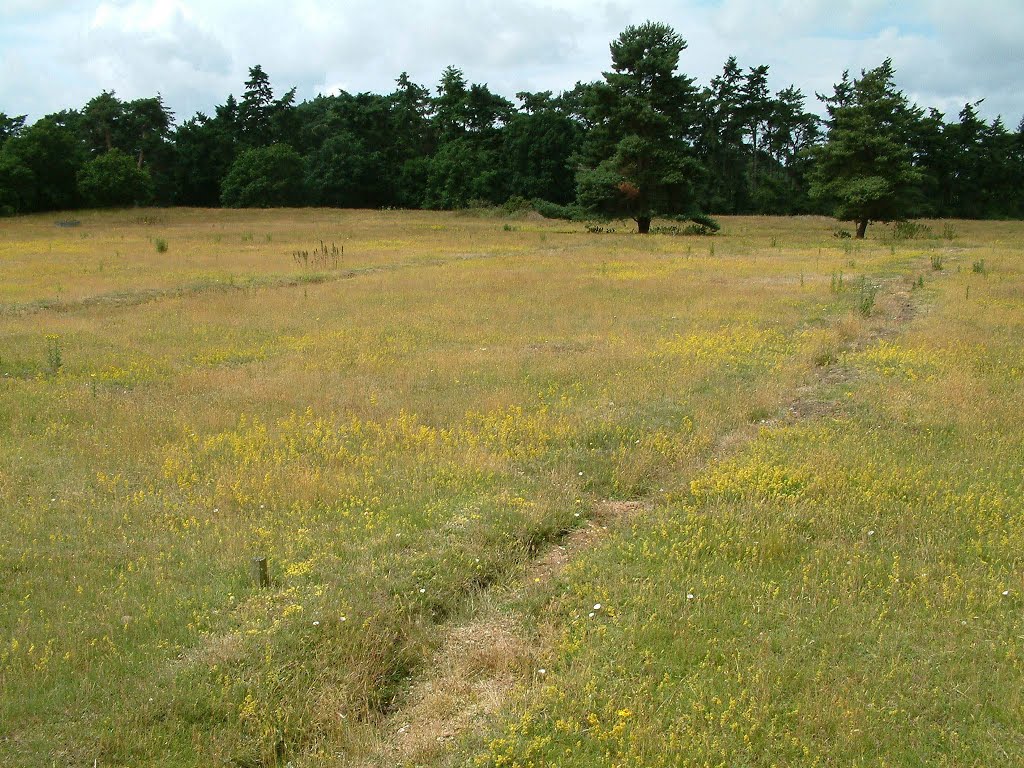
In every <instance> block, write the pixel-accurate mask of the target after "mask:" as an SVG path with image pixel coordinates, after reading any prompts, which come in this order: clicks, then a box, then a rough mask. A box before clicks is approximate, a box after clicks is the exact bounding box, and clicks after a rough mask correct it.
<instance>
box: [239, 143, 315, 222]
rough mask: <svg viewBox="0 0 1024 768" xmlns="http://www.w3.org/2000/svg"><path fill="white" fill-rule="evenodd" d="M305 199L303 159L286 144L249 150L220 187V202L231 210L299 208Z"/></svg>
mask: <svg viewBox="0 0 1024 768" xmlns="http://www.w3.org/2000/svg"><path fill="white" fill-rule="evenodd" d="M303 198H304V182H303V167H302V158H301V157H300V156H299V153H298V152H296V151H295V150H294V149H292V148H291V147H289V146H288V145H287V144H272V145H271V146H269V147H257V148H256V149H249V150H246V151H245V152H243V153H242V154H240V155H239V156H238V159H237V160H235V162H234V163H233V164H232V165H231V170H230V171H228V175H227V176H226V177H225V178H224V181H223V183H222V184H221V194H220V201H221V204H222V205H225V206H227V207H229V208H271V207H278V206H281V207H287V206H297V205H302V202H303Z"/></svg>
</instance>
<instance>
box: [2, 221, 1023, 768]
mask: <svg viewBox="0 0 1024 768" xmlns="http://www.w3.org/2000/svg"><path fill="white" fill-rule="evenodd" d="M514 216H515V218H513V219H509V218H503V217H497V216H491V217H487V216H468V215H456V214H445V213H416V212H358V213H357V212H342V211H335V210H324V209H302V210H290V211H281V210H269V211H260V212H256V211H237V210H224V211H196V210H187V209H173V210H133V211H120V212H106V213H89V212H83V213H82V214H81V215H80V216H79V219H78V220H77V226H75V227H63V226H55V225H54V219H53V217H52V216H31V217H22V218H18V219H15V220H11V221H9V222H8V224H7V225H5V227H4V228H3V230H2V231H0V264H2V268H3V273H4V275H5V279H4V281H3V284H2V285H0V328H2V331H3V332H2V334H0V423H2V425H3V429H2V430H0V508H2V509H3V514H2V515H0V762H2V763H4V764H10V765H19V766H40V767H41V766H51V765H54V764H58V765H97V766H136V765H153V766H179V765H238V766H276V765H282V766H283V765H292V766H297V767H298V766H323V765H338V766H344V765H374V764H379V765H396V764H409V765H439V766H440V765H473V766H495V767H497V766H506V767H507V766H524V767H525V766H528V765H578V766H591V765H620V766H627V765H628V766H652V765H665V766H676V765H692V766H705V765H723V764H724V765H735V764H742V765H750V766H764V767H765V768H767V767H768V766H772V765H883V764H884V765H918V764H929V765H947V766H954V765H957V766H960V765H986V766H990V765H1014V764H1018V763H1020V762H1021V761H1024V730H1022V727H1021V723H1024V700H1022V696H1021V691H1022V690H1024V685H1022V683H1024V667H1022V661H1021V658H1022V653H1024V647H1022V641H1021V638H1022V637H1024V619H1022V615H1024V614H1022V611H1021V600H1022V595H1024V582H1022V577H1021V571H1020V553H1021V551H1024V540H1022V534H1021V532H1020V530H1021V527H1020V525H1019V520H1018V517H1019V507H1020V500H1021V498H1022V495H1024V488H1022V477H1021V471H1020V460H1019V458H1020V456H1021V454H1022V451H1024V432H1022V431H1021V429H1020V425H1019V423H1018V422H1019V419H1018V416H1019V413H1020V412H1021V410H1022V406H1024V403H1022V402H1021V400H1022V395H1021V386H1020V381H1021V376H1022V372H1024V352H1022V345H1021V333H1020V330H1021V323H1022V314H1021V308H1020V302H1019V295H1020V292H1021V290H1022V286H1024V275H1022V271H1021V265H1020V262H1019V258H1018V255H1019V250H1020V247H1021V243H1022V242H1024V225H1021V224H1020V223H1006V222H990V223H985V224H980V223H977V222H968V221H961V222H956V225H955V231H956V237H957V239H956V242H955V244H951V243H950V241H949V240H947V239H945V238H940V237H927V236H924V235H925V234H926V233H927V232H940V231H943V226H944V225H943V223H941V222H922V223H921V224H920V226H921V227H928V229H927V230H925V229H914V231H913V234H914V237H909V236H903V235H901V236H900V237H888V236H885V235H884V233H883V231H882V230H881V229H879V230H877V231H876V233H874V235H872V234H869V236H868V238H867V239H866V240H864V241H857V240H854V239H838V238H836V237H834V236H833V233H834V232H835V231H836V222H835V221H834V220H831V219H825V218H813V217H812V218H797V219H785V220H783V219H766V218H739V217H724V218H722V219H721V221H720V222H719V223H720V224H721V231H720V232H719V233H718V234H717V235H716V236H715V237H712V238H708V237H701V236H692V235H687V234H685V233H681V232H679V231H676V230H675V229H672V230H664V232H665V233H664V234H658V232H659V231H661V230H658V229H657V228H652V234H651V235H650V236H649V237H646V238H638V237H635V236H632V235H631V234H629V233H630V231H631V229H632V223H631V222H628V221H625V222H613V223H612V224H611V225H610V228H611V229H614V230H615V231H614V232H604V233H602V235H601V236H600V237H595V236H593V235H591V234H590V233H588V231H587V227H586V226H585V223H582V222H580V223H576V222H571V223H570V222H564V221H549V220H544V219H541V218H539V217H537V216H536V215H535V214H529V213H517V214H514ZM510 222H512V223H513V224H514V226H510V225H509V224H510ZM655 224H656V225H658V226H665V227H674V225H673V224H672V222H670V221H669V222H664V221H662V222H659V221H657V220H656V221H655ZM602 226H603V227H605V228H606V229H607V228H608V225H602ZM902 232H903V233H909V232H910V230H909V229H908V228H903V230H902ZM161 242H163V243H165V244H166V243H170V246H171V247H169V248H163V249H161V248H159V247H154V245H153V244H154V243H161ZM297 254H299V255H297ZM301 254H309V256H308V258H306V257H303V256H301ZM936 261H939V262H940V263H941V264H942V265H943V268H942V269H941V270H936V269H933V268H932V265H934V264H935V263H936ZM976 264H982V265H983V268H982V269H976V268H974V266H973V265H976ZM560 546H561V547H564V549H559V547H560ZM264 557H265V558H267V563H268V566H269V568H268V577H269V584H268V585H265V586H264V585H261V583H260V579H259V578H258V574H257V573H255V572H254V570H253V567H254V566H253V559H254V558H264Z"/></svg>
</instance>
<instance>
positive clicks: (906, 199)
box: [0, 21, 1024, 235]
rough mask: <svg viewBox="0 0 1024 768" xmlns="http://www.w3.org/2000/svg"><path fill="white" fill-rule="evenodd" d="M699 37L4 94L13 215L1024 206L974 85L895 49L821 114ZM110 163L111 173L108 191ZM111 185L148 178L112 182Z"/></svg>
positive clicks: (600, 213) (790, 89)
mask: <svg viewBox="0 0 1024 768" xmlns="http://www.w3.org/2000/svg"><path fill="white" fill-rule="evenodd" d="M686 48H687V45H686V41H685V40H684V39H683V37H682V36H681V35H680V34H679V33H678V32H677V31H676V30H674V29H673V28H672V27H670V26H668V25H667V24H663V23H658V22H650V21H649V22H645V23H643V24H639V25H636V26H630V27H628V28H626V29H625V30H623V32H622V33H621V34H620V35H618V37H617V38H616V39H615V40H613V41H611V43H610V46H609V54H610V67H609V69H608V71H607V72H604V73H603V75H602V76H601V77H600V78H599V79H597V80H596V81H594V82H578V83H575V84H573V85H572V86H571V87H568V88H566V89H565V90H563V91H562V92H560V93H558V92H553V91H541V92H536V93H534V92H530V91H521V92H519V93H517V94H516V95H515V99H516V100H515V101H514V102H513V101H511V100H509V99H507V98H505V97H504V96H502V95H500V94H498V93H495V92H494V91H492V90H491V88H490V87H489V86H488V85H487V84H486V83H479V82H473V80H472V78H471V77H470V76H468V75H467V73H465V72H464V71H463V70H461V69H460V68H458V67H457V66H454V65H452V66H448V67H446V68H445V69H444V70H443V71H442V72H441V73H440V75H439V77H438V80H437V81H436V84H434V85H433V86H430V87H428V86H427V85H423V84H419V83H416V82H414V81H413V80H412V79H411V78H410V77H409V75H408V74H407V73H405V72H403V73H401V74H400V75H399V76H398V77H397V78H396V81H395V87H394V90H393V91H392V92H391V93H387V94H375V93H347V92H344V91H342V92H339V93H335V94H332V95H321V96H317V97H315V98H313V99H310V100H307V101H303V102H301V103H299V102H297V100H296V91H295V89H294V88H287V89H283V90H282V91H280V92H281V93H282V95H280V96H278V95H276V93H275V88H274V87H273V84H272V80H271V76H270V73H268V72H267V71H266V70H264V69H263V67H262V66H260V65H258V64H257V65H254V66H252V67H251V68H250V69H249V73H248V77H247V79H246V80H245V82H244V83H242V84H241V88H240V95H239V96H237V97H236V96H235V95H234V94H228V95H227V96H226V98H225V99H224V101H223V102H222V103H221V104H218V105H217V106H215V107H214V108H213V109H212V110H211V111H210V113H209V114H204V113H198V114H195V115H193V116H191V117H187V118H185V119H183V120H182V121H180V122H176V121H175V116H174V115H173V113H172V112H171V111H170V110H169V109H168V108H167V106H166V105H165V104H164V102H163V99H162V98H161V96H160V95H159V94H156V95H154V96H152V97H148V98H140V99H134V100H130V101H125V100H122V99H121V98H119V97H118V95H117V94H116V93H115V92H114V91H112V90H105V91H103V92H101V93H100V94H98V95H97V96H95V97H93V98H92V99H89V100H88V101H87V102H86V103H85V104H84V105H82V106H81V107H79V108H77V109H66V110H63V111H61V112H58V113H54V114H51V115H47V116H45V117H43V118H41V119H40V120H37V121H36V122H34V123H29V122H28V121H27V120H26V118H25V117H24V116H18V115H16V114H15V115H14V116H10V115H8V114H6V113H0V212H2V213H4V214H12V213H28V212H33V211H45V210H56V209H66V208H75V207H77V206H80V205H106V204H115V203H113V202H102V201H104V200H114V199H117V200H118V202H117V203H116V204H129V203H128V200H129V198H130V199H131V201H132V202H135V201H139V200H144V199H146V197H147V195H145V194H141V195H140V194H139V191H138V190H140V189H143V187H144V188H145V190H152V198H151V199H152V200H153V201H154V202H156V203H157V204H160V205H197V206H217V205H240V206H241V205H260V206H266V205H323V206H345V207H393V206H396V207H406V208H459V207H463V206H475V205H503V204H505V203H506V202H507V201H509V200H510V199H515V200H520V199H523V200H528V201H533V204H534V206H535V207H536V208H537V210H542V211H544V212H545V214H551V215H576V216H588V217H595V218H614V217H628V218H633V219H635V220H636V222H637V229H638V231H647V230H648V228H649V227H650V225H651V220H652V219H654V218H656V217H673V218H679V217H687V216H690V215H696V214H697V213H698V212H701V211H706V212H710V213H715V214H755V213H768V214H799V213H827V214H834V215H837V216H839V217H841V218H844V219H849V220H853V221H855V222H857V230H858V233H859V234H861V235H863V234H864V232H865V231H866V229H867V222H870V221H887V220H891V219H894V218H895V219H898V218H901V217H907V216H920V215H931V216H961V217H1019V216H1022V215H1024V120H1022V121H1020V122H1015V123H1010V124H1009V126H1014V127H1008V124H1007V123H1004V121H1003V120H1002V119H999V118H997V119H995V120H991V121H986V120H985V119H983V118H982V117H981V115H980V102H971V103H968V104H965V105H964V107H963V109H962V110H960V111H959V114H956V115H953V116H952V117H950V118H947V117H946V115H944V114H943V113H941V112H939V111H938V110H935V109H930V110H925V109H922V108H920V107H918V106H916V105H914V104H911V103H910V101H909V100H908V99H907V97H906V96H905V95H904V94H903V93H902V92H901V91H900V90H899V89H898V88H897V86H896V73H895V71H894V69H893V66H892V62H891V61H888V60H886V61H885V62H883V63H882V64H881V65H880V66H878V67H876V68H874V69H870V70H866V71H864V72H862V73H861V75H860V76H859V77H857V78H851V77H850V76H849V75H848V74H844V75H843V77H842V78H841V79H840V80H839V81H838V82H837V83H836V84H835V87H834V89H833V93H832V94H830V95H828V96H819V97H818V98H819V99H821V101H822V103H823V108H824V111H825V113H826V117H825V119H824V120H823V119H821V118H820V117H819V116H818V115H817V114H816V113H815V111H814V108H812V107H809V106H808V104H807V101H808V99H807V98H806V97H805V96H804V93H803V92H802V91H801V90H800V89H799V88H798V87H797V86H795V85H785V86H784V87H781V88H778V89H777V90H773V89H772V87H771V84H772V71H771V70H770V69H769V67H768V66H766V65H763V64H756V63H755V64H749V63H746V62H740V61H739V60H738V59H737V58H736V57H734V56H729V57H727V58H726V60H725V63H724V65H723V67H722V70H721V72H720V73H719V74H717V75H716V76H715V77H713V78H712V79H711V81H710V82H709V83H708V84H707V85H700V84H698V83H697V82H696V80H695V79H694V78H693V77H691V76H689V75H687V74H686V73H685V71H684V68H683V66H682V65H683V60H684V59H683V57H684V54H685V52H686ZM257 150H258V151H257ZM254 151H255V154H253V152H254ZM115 152H116V153H119V154H118V155H115V158H113V159H107V160H104V161H103V162H99V160H100V158H102V157H103V156H104V155H107V154H110V153H115ZM125 158H130V159H131V160H132V162H133V163H134V165H135V167H136V170H137V171H141V172H142V174H144V175H145V176H146V177H147V178H148V179H149V183H145V182H144V181H143V177H142V176H140V175H139V174H131V175H128V174H127V164H126V163H125ZM86 167H88V168H89V170H88V171H85V168H86ZM115 169H118V170H117V172H116V173H115ZM122 170H123V171H124V173H125V175H124V176H119V175H118V174H119V173H120V172H121V171H122ZM97 174H98V175H97ZM101 179H105V180H106V181H107V182H111V183H113V182H114V181H117V183H116V184H113V186H112V187H110V188H109V189H108V190H106V191H104V192H101V191H100V186H97V184H98V182H99V181H100V180H101ZM118 179H119V180H118ZM133 179H134V181H132V180H133ZM83 181H84V186H83V185H82V183H83ZM135 181H138V182H139V184H141V185H142V186H141V187H138V188H135V187H132V184H134V183H135ZM119 185H120V188H122V189H135V192H133V193H132V194H127V193H125V194H126V197H120V198H119V197H118V196H117V194H115V190H116V189H117V188H119ZM110 195H113V197H111V196H110ZM516 204H517V205H518V204H519V203H516Z"/></svg>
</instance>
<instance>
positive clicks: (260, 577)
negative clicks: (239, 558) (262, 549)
mask: <svg viewBox="0 0 1024 768" xmlns="http://www.w3.org/2000/svg"><path fill="white" fill-rule="evenodd" d="M252 565H253V570H254V571H255V572H256V583H257V584H258V585H259V586H260V588H261V589H265V588H266V587H269V586H270V568H269V567H267V558H265V557H254V558H253V559H252Z"/></svg>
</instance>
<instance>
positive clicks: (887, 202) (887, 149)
mask: <svg viewBox="0 0 1024 768" xmlns="http://www.w3.org/2000/svg"><path fill="white" fill-rule="evenodd" d="M824 101H825V104H826V108H827V109H828V114H829V120H828V140H827V142H826V143H825V144H823V145H821V146H820V147H818V148H817V149H816V150H815V151H814V159H815V166H814V169H813V170H812V172H811V190H810V192H811V196H812V197H815V198H818V199H821V200H825V201H828V202H831V203H832V204H833V205H834V209H835V216H836V218H838V219H842V220H846V221H851V220H852V221H855V222H856V223H857V237H858V238H863V237H864V234H865V232H866V231H867V228H868V223H869V222H872V221H893V220H896V219H899V218H902V217H904V216H906V215H907V212H908V211H909V210H910V209H911V207H912V205H913V204H914V201H915V196H916V195H918V194H919V185H920V183H921V180H922V175H921V173H920V172H919V171H918V170H917V168H915V167H914V157H913V150H912V148H911V146H912V141H911V140H912V138H913V136H914V133H915V128H916V125H917V124H918V123H919V122H920V120H921V118H922V116H923V112H922V111H921V110H920V109H919V108H917V107H915V106H912V105H911V104H910V103H909V102H908V101H907V97H906V96H904V95H903V93H902V92H901V91H899V90H897V89H896V86H895V84H894V71H893V67H892V60H891V59H886V60H885V61H884V62H883V63H882V64H881V65H880V66H878V67H876V68H875V69H872V70H870V71H866V72H862V73H861V76H860V78H859V79H856V80H854V81H853V82H852V83H850V81H849V78H848V76H847V75H846V74H845V73H844V75H843V79H842V81H840V83H838V84H837V85H836V86H835V91H834V94H833V95H832V96H831V97H828V98H825V99H824Z"/></svg>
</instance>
